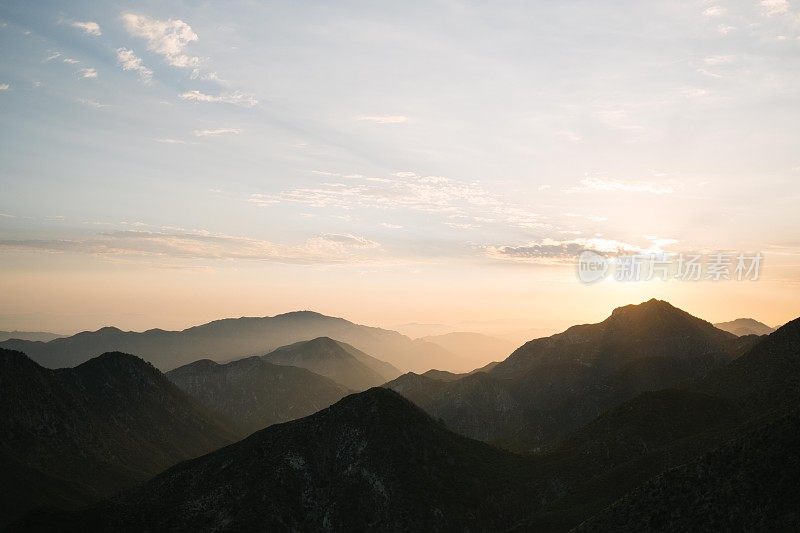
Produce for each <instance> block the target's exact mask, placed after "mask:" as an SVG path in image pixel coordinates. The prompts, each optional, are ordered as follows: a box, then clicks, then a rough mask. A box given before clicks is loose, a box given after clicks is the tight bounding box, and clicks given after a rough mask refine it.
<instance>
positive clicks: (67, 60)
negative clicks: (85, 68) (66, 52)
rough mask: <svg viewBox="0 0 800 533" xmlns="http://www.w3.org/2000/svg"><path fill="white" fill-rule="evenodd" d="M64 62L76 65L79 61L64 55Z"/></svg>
mask: <svg viewBox="0 0 800 533" xmlns="http://www.w3.org/2000/svg"><path fill="white" fill-rule="evenodd" d="M64 63H66V64H68V65H77V64H78V63H80V61H78V60H77V59H73V58H71V57H65V58H64Z"/></svg>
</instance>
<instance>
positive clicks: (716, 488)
mask: <svg viewBox="0 0 800 533" xmlns="http://www.w3.org/2000/svg"><path fill="white" fill-rule="evenodd" d="M798 479H800V411H794V412H793V413H791V414H789V415H786V416H785V417H783V418H781V419H779V420H777V421H775V422H773V423H771V424H769V425H767V426H765V427H762V428H759V429H757V430H755V431H753V432H751V433H749V434H746V435H744V436H742V437H739V438H737V439H736V440H734V441H732V442H730V443H727V444H724V445H722V446H721V447H719V448H717V449H714V450H713V451H711V452H708V453H707V454H706V455H704V456H702V457H701V458H699V459H696V460H694V461H691V462H689V463H688V464H686V465H683V466H681V467H679V468H676V469H673V470H670V471H668V472H666V473H664V474H663V475H661V476H658V477H656V478H654V479H652V480H650V481H648V482H647V483H645V484H644V485H642V486H641V487H639V488H638V489H636V490H634V491H632V492H631V493H630V494H628V495H626V496H625V497H624V498H622V499H620V500H619V501H617V502H616V503H614V504H613V505H612V506H611V507H609V508H608V509H606V510H604V511H603V512H601V513H599V514H598V515H596V516H594V517H593V518H591V519H589V520H588V521H586V522H585V523H583V524H581V526H579V527H578V528H577V531H796V530H797V527H798V525H800V511H798V509H800V493H799V492H798V487H797V480H798Z"/></svg>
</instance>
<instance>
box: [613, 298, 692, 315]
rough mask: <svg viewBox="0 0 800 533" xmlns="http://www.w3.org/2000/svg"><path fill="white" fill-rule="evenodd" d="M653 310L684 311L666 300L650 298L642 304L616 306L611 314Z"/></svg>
mask: <svg viewBox="0 0 800 533" xmlns="http://www.w3.org/2000/svg"><path fill="white" fill-rule="evenodd" d="M653 311H677V312H682V311H681V310H680V309H678V308H677V307H675V306H674V305H672V304H671V303H669V302H667V301H665V300H658V299H656V298H650V299H649V300H647V301H646V302H642V303H640V304H628V305H623V306H621V307H617V308H615V309H614V310H613V311H612V312H611V316H615V315H628V314H631V313H642V312H653Z"/></svg>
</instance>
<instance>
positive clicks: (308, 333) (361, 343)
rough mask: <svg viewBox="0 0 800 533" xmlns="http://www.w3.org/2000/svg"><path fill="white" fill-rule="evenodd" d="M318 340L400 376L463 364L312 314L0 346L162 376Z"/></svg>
mask: <svg viewBox="0 0 800 533" xmlns="http://www.w3.org/2000/svg"><path fill="white" fill-rule="evenodd" d="M317 337H330V338H332V339H336V340H338V341H340V342H345V343H347V344H350V345H352V346H355V347H356V348H358V349H359V350H362V351H364V352H366V353H368V354H370V355H372V356H373V357H376V358H378V359H380V360H381V361H386V362H387V363H390V364H392V365H394V366H395V367H397V368H400V369H402V370H404V371H408V370H412V371H417V372H424V371H426V370H429V369H431V368H442V369H445V370H448V369H451V368H453V369H459V368H461V367H463V364H464V362H463V359H461V358H460V357H458V356H457V355H455V354H452V353H450V352H448V351H447V350H445V349H444V348H442V347H440V346H438V345H436V344H432V343H429V342H425V341H421V340H413V341H412V340H411V339H409V338H408V337H405V336H403V335H401V334H399V333H397V332H396V331H389V330H385V329H380V328H373V327H369V326H361V325H358V324H354V323H352V322H348V321H347V320H344V319H342V318H334V317H329V316H325V315H321V314H319V313H314V312H311V311H298V312H294V313H286V314H283V315H277V316H274V317H264V318H228V319H224V320H216V321H214V322H209V323H208V324H204V325H202V326H195V327H192V328H188V329H185V330H183V331H164V330H160V329H151V330H148V331H145V332H141V333H139V332H132V331H127V332H126V331H121V330H119V329H117V328H112V327H106V328H102V329H99V330H97V331H85V332H83V333H78V334H76V335H73V336H71V337H65V338H63V339H55V340H53V341H50V342H47V343H42V342H29V341H15V340H8V341H5V342H2V343H0V347H2V348H7V349H12V350H19V351H22V352H25V353H26V354H28V356H29V357H31V359H33V360H34V361H36V362H38V363H39V364H41V365H43V366H46V367H48V368H61V367H68V366H74V365H77V364H80V363H82V362H83V361H86V360H88V359H90V358H91V357H93V356H94V355H96V354H98V353H103V352H108V351H122V352H127V353H135V354H137V355H139V356H140V357H142V358H143V359H145V360H146V361H149V362H151V363H153V364H154V365H155V366H156V367H158V368H160V369H161V370H165V371H166V370H171V369H173V368H177V367H179V366H181V365H185V364H188V363H191V362H192V361H197V360H198V359H212V360H215V361H230V360H231V359H239V358H242V357H249V356H251V355H263V354H265V353H268V352H270V351H272V350H275V349H276V348H280V347H281V346H286V345H288V344H292V343H294V342H300V341H306V340H311V339H315V338H317Z"/></svg>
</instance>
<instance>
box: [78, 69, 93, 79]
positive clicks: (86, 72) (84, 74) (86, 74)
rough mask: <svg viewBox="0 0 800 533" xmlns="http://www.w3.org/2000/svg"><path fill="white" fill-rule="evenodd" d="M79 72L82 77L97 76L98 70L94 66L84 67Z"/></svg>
mask: <svg viewBox="0 0 800 533" xmlns="http://www.w3.org/2000/svg"><path fill="white" fill-rule="evenodd" d="M78 74H80V76H81V78H96V77H97V70H95V69H93V68H82V69H81V70H80V71H79V72H78Z"/></svg>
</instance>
